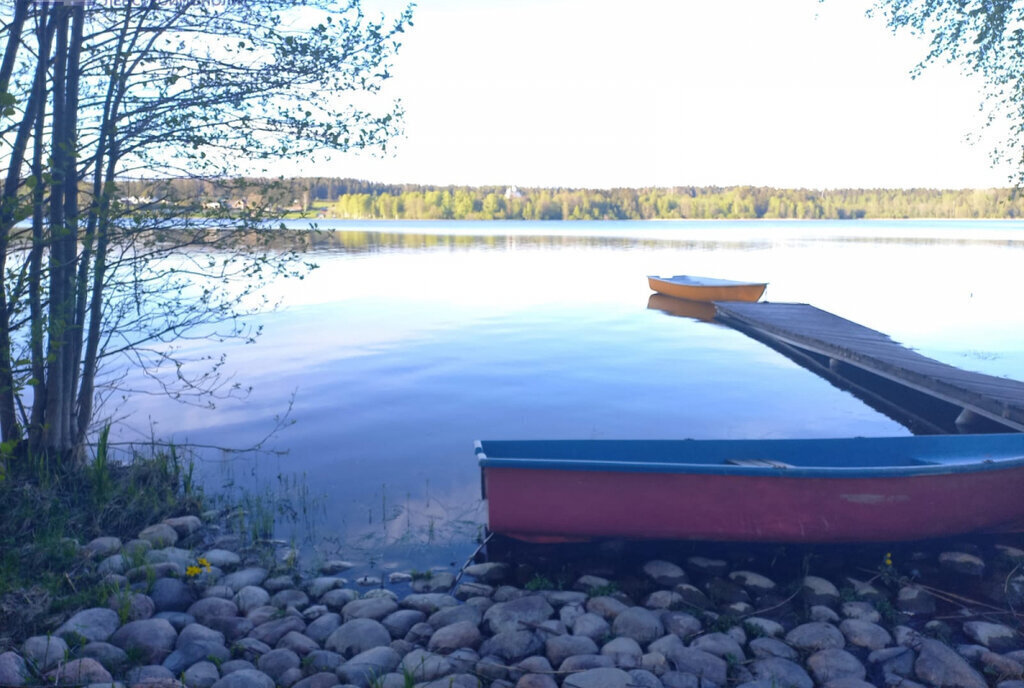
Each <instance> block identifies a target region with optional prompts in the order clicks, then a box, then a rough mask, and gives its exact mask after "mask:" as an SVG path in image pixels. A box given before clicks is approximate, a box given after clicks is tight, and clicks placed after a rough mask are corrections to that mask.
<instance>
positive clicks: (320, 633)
mask: <svg viewBox="0 0 1024 688" xmlns="http://www.w3.org/2000/svg"><path fill="white" fill-rule="evenodd" d="M340 626H341V616H340V615H339V614H335V613H333V612H331V613H328V614H324V615H323V616H320V617H318V618H316V619H314V620H313V621H311V622H310V623H309V625H308V626H306V630H305V634H306V635H307V636H309V637H310V638H312V639H313V640H315V641H316V642H317V643H319V644H320V645H323V644H324V641H325V640H327V638H328V637H329V636H330V635H331V633H334V632H335V631H336V630H338V628H339V627H340Z"/></svg>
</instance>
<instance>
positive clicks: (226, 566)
mask: <svg viewBox="0 0 1024 688" xmlns="http://www.w3.org/2000/svg"><path fill="white" fill-rule="evenodd" d="M203 559H206V561H208V562H209V563H210V566H216V567H217V568H219V569H223V570H224V571H231V570H233V569H236V568H238V566H239V565H240V564H241V563H242V558H241V557H239V556H238V555H237V554H235V553H234V552H231V551H229V550H226V549H208V550H206V551H205V552H203Z"/></svg>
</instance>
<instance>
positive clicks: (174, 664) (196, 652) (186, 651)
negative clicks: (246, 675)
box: [163, 640, 231, 676]
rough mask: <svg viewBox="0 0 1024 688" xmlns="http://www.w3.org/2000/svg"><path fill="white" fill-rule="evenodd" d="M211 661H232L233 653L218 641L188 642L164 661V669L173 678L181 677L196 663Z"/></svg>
mask: <svg viewBox="0 0 1024 688" xmlns="http://www.w3.org/2000/svg"><path fill="white" fill-rule="evenodd" d="M211 659H212V660H216V661H218V662H226V661H228V660H229V659H231V652H230V651H229V650H228V649H227V648H226V647H224V645H223V644H222V643H217V642H216V641H210V640H198V641H188V642H185V643H178V644H177V646H176V647H175V649H174V651H173V652H172V653H171V654H169V655H167V658H166V659H164V661H163V667H164V668H165V669H167V670H168V671H170V672H171V675H172V676H180V675H181V673H182V672H184V671H185V670H186V669H188V668H189V667H190V666H192V665H193V664H195V663H196V662H199V661H202V660H211Z"/></svg>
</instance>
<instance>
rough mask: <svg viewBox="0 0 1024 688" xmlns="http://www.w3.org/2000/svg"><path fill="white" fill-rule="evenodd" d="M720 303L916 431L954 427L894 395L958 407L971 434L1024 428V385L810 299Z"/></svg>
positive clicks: (729, 316) (738, 321) (959, 420)
mask: <svg viewBox="0 0 1024 688" xmlns="http://www.w3.org/2000/svg"><path fill="white" fill-rule="evenodd" d="M715 308H716V319H717V320H719V321H721V322H722V323H724V324H727V325H729V326H731V327H734V328H735V329H738V330H740V331H742V332H744V333H746V334H748V335H750V336H751V337H754V338H755V339H758V340H759V341H763V342H765V343H766V344H769V345H770V346H772V347H773V348H776V349H778V350H780V351H782V353H784V354H786V355H787V356H790V358H793V359H794V360H796V361H797V362H798V363H800V364H801V365H804V366H805V367H808V368H810V369H812V370H815V372H818V373H819V374H822V375H823V376H824V377H826V378H828V379H830V380H832V381H833V382H834V383H837V384H839V386H842V387H844V388H848V387H850V386H852V387H853V389H851V391H853V393H854V394H857V396H860V397H861V398H864V399H865V400H866V401H868V403H871V404H872V405H873V406H875V407H876V408H879V410H882V411H883V412H885V413H887V414H889V415H892V416H893V417H894V418H897V420H901V422H905V421H904V420H903V419H901V418H899V417H897V415H894V414H902V416H903V417H904V418H909V420H910V421H912V423H914V424H916V426H917V427H916V428H915V427H914V425H912V424H908V427H911V428H912V429H917V430H920V431H922V432H948V431H950V430H949V427H950V426H949V425H948V424H943V423H941V422H939V423H936V422H934V421H933V420H931V419H929V418H926V417H924V416H923V415H920V416H919V415H917V414H915V412H913V411H911V410H907V409H909V408H910V406H911V405H910V404H909V403H908V404H906V405H904V404H902V403H901V402H900V401H899V399H896V400H895V401H894V397H898V396H901V395H902V396H904V397H906V398H915V399H919V398H921V397H926V398H931V399H935V400H937V401H938V403H940V404H942V405H944V406H945V407H947V408H949V409H952V411H953V414H954V416H955V426H956V427H957V428H960V429H961V430H964V431H972V430H974V429H975V428H979V427H981V426H985V427H984V429H985V430H993V429H996V430H999V429H1001V430H1003V431H1014V430H1016V431H1024V382H1019V381H1017V380H1010V379H1007V378H1002V377H995V376H992V375H985V374H982V373H973V372H970V371H966V370H961V369H960V368H956V367H954V366H951V365H947V364H945V363H941V362H940V361H936V360H935V359H932V358H928V357H927V356H922V355H921V354H919V353H917V352H915V351H911V350H910V349H908V348H906V347H904V346H902V345H900V344H899V343H897V342H894V341H893V340H892V339H890V338H889V336H888V335H885V334H883V333H881V332H878V331H876V330H872V329H870V328H867V327H864V326H863V325H858V324H857V323H855V322H851V321H849V320H846V319H844V318H841V317H839V316H837V315H834V314H832V313H829V312H827V311H823V310H821V309H818V308H815V307H814V306H810V305H807V304H803V303H738V302H719V303H716V304H715ZM875 379H879V380H882V381H884V383H885V387H884V390H883V391H881V392H879V391H877V390H878V389H880V388H881V387H879V386H878V385H876V384H873V382H872V380H875ZM893 383H894V384H893ZM894 389H895V390H897V392H896V393H895V394H893V393H892V390H894ZM901 389H902V390H906V393H905V394H904V393H903V392H902V391H900V390H901ZM865 394H866V395H867V397H865V396H864V395H865ZM981 419H987V420H981ZM993 423H994V424H996V426H995V427H994V428H993V427H992V426H993Z"/></svg>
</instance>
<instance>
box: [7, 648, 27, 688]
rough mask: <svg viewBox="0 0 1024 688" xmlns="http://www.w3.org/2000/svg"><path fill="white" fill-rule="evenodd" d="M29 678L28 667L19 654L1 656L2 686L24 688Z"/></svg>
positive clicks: (8, 653) (12, 653) (9, 653)
mask: <svg viewBox="0 0 1024 688" xmlns="http://www.w3.org/2000/svg"><path fill="white" fill-rule="evenodd" d="M29 676H30V674H29V671H28V665H26V664H25V660H24V659H22V658H21V656H20V655H18V653H16V652H4V653H3V654H0V686H23V685H25V683H26V682H27V680H28V678H29Z"/></svg>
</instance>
